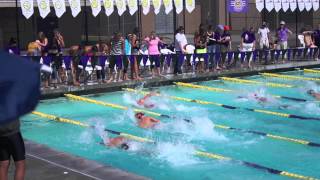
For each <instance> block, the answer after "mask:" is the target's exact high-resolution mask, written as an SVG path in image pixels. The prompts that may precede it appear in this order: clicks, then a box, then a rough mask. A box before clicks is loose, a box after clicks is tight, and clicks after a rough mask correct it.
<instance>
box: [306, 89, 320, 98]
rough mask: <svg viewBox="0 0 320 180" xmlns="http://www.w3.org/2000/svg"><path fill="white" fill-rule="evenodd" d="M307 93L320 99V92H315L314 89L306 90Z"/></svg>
mask: <svg viewBox="0 0 320 180" xmlns="http://www.w3.org/2000/svg"><path fill="white" fill-rule="evenodd" d="M307 93H308V94H309V95H310V96H312V97H314V98H316V99H317V100H320V93H317V92H315V91H314V90H312V89H310V90H309V91H307Z"/></svg>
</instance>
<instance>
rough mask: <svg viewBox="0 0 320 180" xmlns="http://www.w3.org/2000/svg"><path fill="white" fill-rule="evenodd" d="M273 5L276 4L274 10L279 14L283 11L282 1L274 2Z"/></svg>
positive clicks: (275, 0)
mask: <svg viewBox="0 0 320 180" xmlns="http://www.w3.org/2000/svg"><path fill="white" fill-rule="evenodd" d="M273 4H274V10H276V12H279V11H280V9H281V0H274V1H273Z"/></svg>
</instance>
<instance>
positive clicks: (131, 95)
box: [22, 71, 320, 180]
mask: <svg viewBox="0 0 320 180" xmlns="http://www.w3.org/2000/svg"><path fill="white" fill-rule="evenodd" d="M283 74H288V75H294V76H299V77H313V78H317V77H320V74H309V73H304V72H303V71H292V72H287V73H283ZM242 79H246V80H254V81H259V82H262V83H260V84H248V83H234V82H229V81H224V80H216V81H206V82H198V83H194V85H200V86H202V87H203V86H206V87H213V88H221V89H224V90H232V91H231V92H216V91H209V90H208V89H210V88H207V89H205V88H202V89H200V88H190V87H184V86H165V87H160V88H156V89H153V90H156V91H159V92H160V94H161V96H155V97H152V99H151V101H152V102H153V103H154V104H156V105H157V106H156V107H155V108H154V109H151V110H150V111H152V112H157V113H159V114H162V115H168V116H170V117H172V118H166V117H165V116H162V117H157V118H159V119H160V120H161V121H162V123H161V125H160V126H158V127H156V128H155V129H153V130H144V129H141V128H139V127H137V125H136V123H135V120H134V108H139V107H136V106H135V102H136V100H138V99H139V98H141V97H143V95H142V94H141V93H140V92H141V90H144V91H150V89H141V87H137V90H138V91H137V92H129V91H122V92H114V93H105V94H95V95H89V96H83V97H85V98H89V99H93V100H96V101H102V102H109V103H113V104H118V105H122V106H124V107H129V108H128V110H122V109H121V108H120V109H119V108H112V107H106V106H101V105H97V104H93V103H88V102H84V101H79V100H72V99H68V98H57V99H53V100H44V101H41V103H40V104H39V106H38V108H37V110H36V111H38V112H42V113H46V114H52V115H55V116H58V117H63V118H68V119H72V120H77V121H80V122H83V123H87V124H90V125H94V126H96V127H99V128H95V129H93V128H83V127H81V126H76V125H72V124H67V123H60V122H54V121H51V120H48V119H46V118H43V117H40V116H35V115H28V116H25V117H24V118H22V120H23V125H22V131H23V136H24V138H26V139H30V140H33V141H35V142H37V143H40V144H45V145H48V146H49V147H51V148H53V149H56V150H58V151H63V152H67V153H71V154H74V155H78V156H81V157H84V158H87V159H90V160H94V161H97V162H100V163H103V164H109V165H112V166H114V167H117V168H120V169H123V170H127V171H129V172H132V173H136V174H139V175H142V176H146V177H149V178H152V179H159V180H168V179H190V180H191V179H192V180H193V179H201V180H202V179H203V180H209V179H287V178H288V177H285V176H279V175H277V174H272V173H270V172H267V171H263V170H259V169H256V168H251V167H248V166H244V165H246V164H245V163H244V162H239V161H236V162H234V161H225V160H214V159H210V158H206V157H201V156H196V154H197V153H196V152H197V150H199V151H203V152H208V153H215V154H219V155H223V156H226V157H231V158H233V159H236V160H242V161H246V162H251V163H255V164H259V165H263V166H266V167H270V168H274V169H277V170H282V171H288V172H291V173H297V174H301V175H305V176H311V177H317V178H320V165H319V160H320V147H316V146H309V145H305V144H304V143H303V142H302V143H296V142H293V141H290V140H288V139H286V140H284V139H281V138H276V137H275V138H272V136H261V134H260V135H257V133H252V131H255V132H263V133H269V134H272V135H275V136H277V137H278V136H281V137H288V138H296V139H302V140H307V141H310V142H315V143H320V140H319V136H320V134H319V132H320V131H319V130H320V127H319V124H320V122H319V121H317V120H312V119H301V118H300V119H299V118H294V117H285V116H283V114H289V115H297V116H299V117H300V116H303V117H307V118H315V119H316V118H320V107H319V102H316V101H314V99H313V98H311V97H310V96H308V95H307V94H306V91H307V90H309V89H315V90H318V91H319V90H320V86H319V84H317V82H312V81H304V80H288V79H286V80H284V79H280V78H270V77H265V76H261V75H259V76H250V77H244V78H242ZM265 82H273V83H278V84H286V85H291V86H292V87H291V88H284V87H281V88H280V87H269V86H265ZM254 94H258V95H259V96H263V97H266V98H267V99H268V102H267V103H261V102H258V101H257V100H256V98H255V97H254ZM274 95H277V96H285V97H294V98H300V99H304V100H308V101H306V102H298V101H292V100H289V99H285V98H278V97H275V96H274ZM177 97H183V98H189V99H191V102H187V101H188V99H181V98H180V99H179V98H177ZM195 100H203V101H205V102H203V101H202V102H201V101H195ZM206 102H215V103H216V104H215V103H213V104H208V103H206ZM201 103H202V104H201ZM223 105H224V106H223ZM233 107H236V108H233ZM252 110H261V111H255V112H254V111H252ZM268 112H277V113H278V114H277V113H273V114H272V113H271V114H270V113H268ZM281 113H282V114H281ZM185 119H188V120H191V121H192V123H188V122H186V121H185ZM215 124H216V125H217V126H216V127H214V126H215ZM225 126H227V127H232V128H238V130H232V129H226V128H223V127H225ZM103 128H107V129H110V130H115V131H119V132H124V133H129V134H132V135H136V136H139V137H145V138H148V139H152V140H154V141H156V142H157V143H139V142H132V143H131V147H132V148H131V150H129V151H122V150H118V149H111V148H108V147H105V146H101V145H100V144H99V143H100V142H102V139H101V136H102V132H101V129H103ZM239 129H241V130H239ZM245 130H247V131H250V130H251V131H250V132H247V133H246V132H243V131H245ZM108 135H109V136H111V137H114V135H112V134H108Z"/></svg>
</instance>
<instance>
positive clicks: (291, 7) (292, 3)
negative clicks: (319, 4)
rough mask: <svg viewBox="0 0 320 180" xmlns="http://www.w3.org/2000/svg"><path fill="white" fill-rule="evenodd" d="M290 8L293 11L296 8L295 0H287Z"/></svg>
mask: <svg viewBox="0 0 320 180" xmlns="http://www.w3.org/2000/svg"><path fill="white" fill-rule="evenodd" d="M289 3H290V10H291V11H292V12H293V11H295V10H296V9H297V0H289Z"/></svg>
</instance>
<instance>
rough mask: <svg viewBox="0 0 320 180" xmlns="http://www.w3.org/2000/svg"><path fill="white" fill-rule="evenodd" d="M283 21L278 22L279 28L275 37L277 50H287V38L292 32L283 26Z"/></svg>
mask: <svg viewBox="0 0 320 180" xmlns="http://www.w3.org/2000/svg"><path fill="white" fill-rule="evenodd" d="M285 25H286V23H285V22H284V21H281V22H280V28H278V30H277V33H276V36H277V39H278V41H277V42H278V48H277V49H288V38H289V35H290V34H292V32H291V31H290V30H289V29H288V28H287V27H286V26H285Z"/></svg>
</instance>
